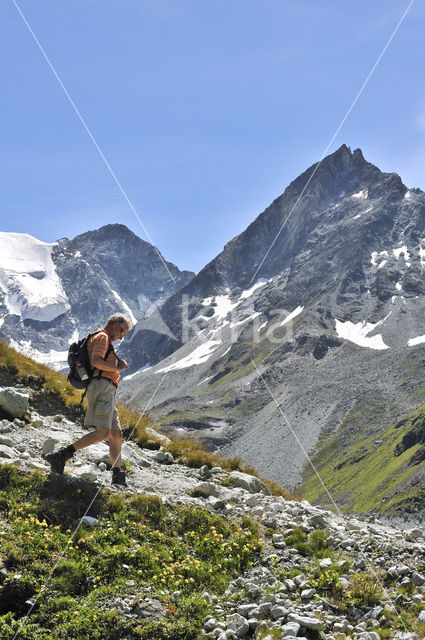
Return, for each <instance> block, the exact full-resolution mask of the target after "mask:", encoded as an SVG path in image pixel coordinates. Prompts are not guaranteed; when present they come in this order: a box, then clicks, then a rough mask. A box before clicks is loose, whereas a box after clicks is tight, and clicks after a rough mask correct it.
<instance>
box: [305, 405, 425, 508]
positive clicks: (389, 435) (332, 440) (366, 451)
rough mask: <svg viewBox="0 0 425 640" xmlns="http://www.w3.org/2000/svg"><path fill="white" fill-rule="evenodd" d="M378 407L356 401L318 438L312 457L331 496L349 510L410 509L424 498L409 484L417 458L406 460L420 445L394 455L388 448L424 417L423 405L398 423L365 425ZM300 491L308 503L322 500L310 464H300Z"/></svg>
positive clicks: (421, 491)
mask: <svg viewBox="0 0 425 640" xmlns="http://www.w3.org/2000/svg"><path fill="white" fill-rule="evenodd" d="M379 407H380V403H375V404H373V403H366V401H364V400H363V401H359V402H357V403H356V404H355V405H354V407H353V409H352V410H351V411H350V412H349V413H348V414H347V416H346V418H345V420H344V421H343V423H342V424H341V426H340V428H339V429H338V431H337V432H334V433H331V434H328V435H324V436H323V437H322V438H321V439H320V441H319V444H318V446H317V448H316V453H315V455H314V456H313V458H312V461H313V463H314V465H315V467H316V469H317V470H318V472H319V474H320V477H321V478H322V480H323V482H324V484H325V485H326V486H327V488H328V490H329V491H330V493H331V495H332V497H333V499H334V500H335V501H336V502H337V503H338V504H339V505H343V506H344V508H346V509H347V510H349V511H355V512H369V511H381V512H386V513H394V512H397V510H398V509H400V510H402V511H404V510H406V508H413V510H414V505H415V504H416V505H420V504H423V500H424V498H425V490H424V488H423V486H421V484H420V483H419V484H416V485H414V478H415V477H416V476H417V475H418V473H420V472H421V469H423V463H421V464H419V465H410V464H409V462H410V460H411V458H412V456H413V455H414V453H415V452H416V451H417V450H418V449H419V447H420V446H421V445H420V444H416V445H414V446H412V447H411V448H409V449H407V450H406V451H404V452H403V453H401V455H399V456H395V455H394V450H395V448H396V446H397V445H398V444H399V443H400V442H401V440H402V438H403V436H404V435H405V434H406V433H407V432H408V431H409V430H410V429H411V428H412V423H413V422H414V421H415V420H416V419H419V418H424V416H425V405H422V406H421V407H419V409H417V410H416V411H415V412H413V413H412V414H411V415H410V416H409V417H408V418H407V419H406V420H405V421H403V424H401V425H400V423H399V424H398V426H396V425H390V426H389V427H385V428H383V429H381V430H380V431H377V429H376V427H370V426H367V425H370V424H374V416H376V412H377V411H379V410H380V409H379ZM336 461H338V462H337V464H336ZM412 485H414V486H412ZM300 494H301V495H302V497H303V498H305V499H307V500H309V501H310V502H312V503H314V502H317V503H320V504H325V503H326V502H327V496H326V494H324V492H323V486H322V485H321V484H319V482H318V481H317V477H316V476H315V474H313V473H312V471H311V468H310V467H306V470H305V473H304V478H303V483H302V485H301V487H300Z"/></svg>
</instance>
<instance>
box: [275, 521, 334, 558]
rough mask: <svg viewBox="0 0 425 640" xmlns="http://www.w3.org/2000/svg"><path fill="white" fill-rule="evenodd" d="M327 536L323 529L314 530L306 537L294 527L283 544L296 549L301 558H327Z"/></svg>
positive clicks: (299, 529) (328, 553)
mask: <svg viewBox="0 0 425 640" xmlns="http://www.w3.org/2000/svg"><path fill="white" fill-rule="evenodd" d="M328 536H329V533H327V532H326V531H324V530H323V529H316V530H315V531H312V532H311V533H310V534H309V535H307V534H306V533H305V532H304V531H303V530H302V529H301V528H300V527H296V528H294V529H292V530H291V533H290V534H289V535H287V536H286V537H285V542H286V545H287V546H288V547H292V548H294V549H297V551H299V553H301V555H303V556H309V557H311V558H327V557H329V555H330V552H329V549H328V547H327V544H326V538H327V537H328Z"/></svg>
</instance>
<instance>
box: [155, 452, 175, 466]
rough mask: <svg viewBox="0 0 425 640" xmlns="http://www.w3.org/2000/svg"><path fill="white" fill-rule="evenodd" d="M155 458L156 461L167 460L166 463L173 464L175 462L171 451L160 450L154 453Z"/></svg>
mask: <svg viewBox="0 0 425 640" xmlns="http://www.w3.org/2000/svg"><path fill="white" fill-rule="evenodd" d="M153 459H154V460H155V461H156V462H161V463H162V462H165V463H166V464H173V462H174V458H173V455H172V453H170V451H158V452H157V453H156V454H155V455H154V457H153Z"/></svg>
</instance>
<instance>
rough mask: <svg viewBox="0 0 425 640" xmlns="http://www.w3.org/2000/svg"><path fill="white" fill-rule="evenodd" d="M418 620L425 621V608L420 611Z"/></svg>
mask: <svg viewBox="0 0 425 640" xmlns="http://www.w3.org/2000/svg"><path fill="white" fill-rule="evenodd" d="M416 621H417V622H422V623H425V609H424V610H423V611H421V612H420V614H419V615H418V617H417V619H416Z"/></svg>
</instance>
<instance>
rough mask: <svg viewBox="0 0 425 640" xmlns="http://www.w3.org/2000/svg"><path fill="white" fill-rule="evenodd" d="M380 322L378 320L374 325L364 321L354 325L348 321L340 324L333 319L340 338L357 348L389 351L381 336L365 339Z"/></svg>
mask: <svg viewBox="0 0 425 640" xmlns="http://www.w3.org/2000/svg"><path fill="white" fill-rule="evenodd" d="M387 317H388V316H387ZM384 319H385V318H384ZM382 322H383V320H380V321H379V322H377V323H376V324H372V323H371V322H364V321H363V322H357V323H354V322H350V320H347V321H346V322H340V321H339V320H337V319H335V328H336V332H337V334H338V336H339V337H340V338H344V339H345V340H349V341H350V342H354V344H357V345H358V346H359V347H368V348H369V349H389V347H388V345H386V344H385V343H384V341H383V339H382V336H381V334H378V335H376V336H371V337H369V338H368V337H367V335H368V334H369V333H371V332H372V331H373V330H374V329H375V327H377V326H378V325H379V324H381V323H382Z"/></svg>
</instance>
